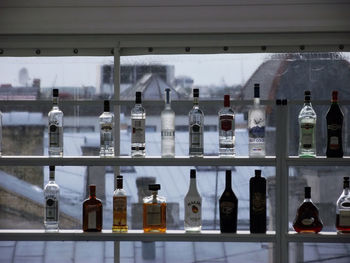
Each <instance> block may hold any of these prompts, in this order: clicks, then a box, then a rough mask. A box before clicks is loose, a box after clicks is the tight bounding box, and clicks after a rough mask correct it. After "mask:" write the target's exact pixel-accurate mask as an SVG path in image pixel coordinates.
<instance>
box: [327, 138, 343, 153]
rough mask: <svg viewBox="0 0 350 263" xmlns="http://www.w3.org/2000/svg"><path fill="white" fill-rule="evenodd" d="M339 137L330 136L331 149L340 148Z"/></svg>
mask: <svg viewBox="0 0 350 263" xmlns="http://www.w3.org/2000/svg"><path fill="white" fill-rule="evenodd" d="M339 146H340V145H339V138H338V136H331V137H330V138H329V149H331V150H338V149H339Z"/></svg>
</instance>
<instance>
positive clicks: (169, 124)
mask: <svg viewBox="0 0 350 263" xmlns="http://www.w3.org/2000/svg"><path fill="white" fill-rule="evenodd" d="M160 119H161V126H162V131H161V135H162V149H161V151H162V157H174V156H175V112H174V111H173V110H172V109H171V106H170V89H166V90H165V109H164V110H163V111H162V113H161V115H160Z"/></svg>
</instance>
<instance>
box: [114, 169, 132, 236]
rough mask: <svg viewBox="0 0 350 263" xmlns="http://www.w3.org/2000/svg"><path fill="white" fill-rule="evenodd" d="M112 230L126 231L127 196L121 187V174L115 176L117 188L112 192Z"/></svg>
mask: <svg viewBox="0 0 350 263" xmlns="http://www.w3.org/2000/svg"><path fill="white" fill-rule="evenodd" d="M112 230H113V232H127V231H128V225H127V196H126V192H125V190H124V189H123V176H121V175H118V176H117V189H115V191H114V193H113V228H112Z"/></svg>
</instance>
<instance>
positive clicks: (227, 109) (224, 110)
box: [219, 107, 235, 116]
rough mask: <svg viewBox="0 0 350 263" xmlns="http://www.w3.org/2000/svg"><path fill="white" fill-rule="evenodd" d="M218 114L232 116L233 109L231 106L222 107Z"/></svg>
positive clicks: (233, 113)
mask: <svg viewBox="0 0 350 263" xmlns="http://www.w3.org/2000/svg"><path fill="white" fill-rule="evenodd" d="M219 115H220V116H223V115H230V116H234V115H235V112H234V111H233V109H232V108H231V107H224V108H222V109H221V110H220V111H219Z"/></svg>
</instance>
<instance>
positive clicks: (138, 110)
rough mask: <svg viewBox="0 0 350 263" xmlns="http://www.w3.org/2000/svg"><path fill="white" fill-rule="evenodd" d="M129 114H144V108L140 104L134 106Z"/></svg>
mask: <svg viewBox="0 0 350 263" xmlns="http://www.w3.org/2000/svg"><path fill="white" fill-rule="evenodd" d="M131 114H132V115H135V114H146V111H145V108H144V107H142V105H141V104H136V105H135V106H134V107H133V108H132V109H131Z"/></svg>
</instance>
